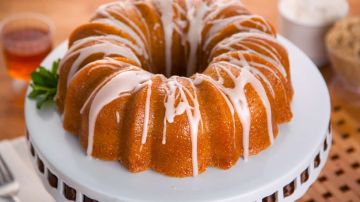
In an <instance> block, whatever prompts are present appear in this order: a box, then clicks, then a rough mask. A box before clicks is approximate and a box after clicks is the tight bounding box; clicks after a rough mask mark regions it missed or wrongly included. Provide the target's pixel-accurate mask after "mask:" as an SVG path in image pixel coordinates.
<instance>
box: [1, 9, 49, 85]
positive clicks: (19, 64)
mask: <svg viewBox="0 0 360 202" xmlns="http://www.w3.org/2000/svg"><path fill="white" fill-rule="evenodd" d="M53 31H54V25H53V23H52V21H51V20H49V19H48V18H47V17H46V16H43V15H40V14H36V13H23V14H17V15H13V16H10V17H8V18H6V19H5V20H3V22H2V24H1V30H0V41H1V47H2V52H3V56H4V61H5V65H6V67H7V71H8V73H9V75H10V76H11V77H12V78H14V79H16V80H23V81H29V80H30V76H31V73H32V72H33V71H34V70H35V69H36V68H37V67H38V66H39V65H40V63H41V61H42V60H43V59H44V58H45V57H46V56H47V55H48V53H49V52H50V51H51V49H52V36H53Z"/></svg>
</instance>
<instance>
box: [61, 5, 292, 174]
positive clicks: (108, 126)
mask: <svg viewBox="0 0 360 202" xmlns="http://www.w3.org/2000/svg"><path fill="white" fill-rule="evenodd" d="M69 47H70V48H69V50H68V52H67V54H66V55H65V57H64V58H63V59H62V61H61V64H60V72H59V73H60V80H59V86H58V95H57V99H56V101H57V104H58V107H59V111H60V112H62V113H63V116H64V128H65V129H66V130H67V131H69V132H71V133H72V134H74V135H77V136H79V139H80V143H81V145H82V146H83V148H84V150H85V151H86V153H87V154H88V155H91V156H93V157H95V158H98V159H102V160H118V161H120V162H121V163H122V165H124V166H125V167H126V168H127V169H128V170H129V171H131V172H140V171H144V170H147V169H153V170H155V171H157V172H159V173H163V174H165V175H168V176H175V177H188V176H196V175H197V174H198V173H202V172H204V171H205V170H206V168H207V167H209V166H213V167H217V168H221V169H228V168H230V167H232V166H233V165H234V164H235V163H236V162H237V161H238V159H239V158H240V157H243V158H244V159H247V158H248V157H249V156H251V155H256V154H258V153H259V152H261V151H262V150H264V149H266V148H267V147H269V146H270V145H271V143H272V142H273V141H274V138H275V137H276V136H277V134H278V124H281V123H285V122H288V121H290V120H291V118H292V112H291V107H290V105H291V100H292V96H293V89H292V85H291V75H290V67H289V60H288V56H287V52H286V50H285V49H284V48H283V47H282V45H281V44H279V42H278V41H277V40H276V32H275V30H274V28H273V27H272V26H271V25H270V24H269V23H268V22H267V21H266V20H265V19H263V18H262V17H260V16H257V15H254V14H251V13H250V12H249V11H248V10H247V9H245V7H244V6H243V5H242V4H241V3H239V1H237V0H225V1H221V0H193V1H186V0H173V1H161V0H151V1H147V0H136V1H132V0H126V1H118V2H114V3H110V4H105V5H103V6H101V7H100V8H99V9H98V11H97V12H96V14H95V15H94V18H93V19H92V20H91V22H89V23H87V24H85V25H82V26H80V27H78V28H77V29H76V30H74V32H73V33H72V34H71V36H70V39H69Z"/></svg>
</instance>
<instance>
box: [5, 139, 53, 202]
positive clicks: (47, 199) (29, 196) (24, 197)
mask: <svg viewBox="0 0 360 202" xmlns="http://www.w3.org/2000/svg"><path fill="white" fill-rule="evenodd" d="M27 152H28V147H27V144H26V140H25V138H24V137H22V138H17V139H15V140H9V141H8V140H5V141H2V142H0V153H1V155H2V157H3V158H4V160H5V161H6V163H7V164H8V166H9V168H10V170H11V171H12V173H13V174H14V177H15V179H16V181H17V182H18V183H19V184H20V190H19V193H18V195H17V197H18V198H19V199H20V201H21V202H23V201H24V202H37V201H40V202H53V201H54V199H53V198H52V197H51V196H50V195H49V193H48V192H47V191H46V190H45V188H44V186H43V185H42V183H41V181H40V178H39V177H38V175H37V174H36V172H35V170H34V167H33V165H32V163H31V159H30V155H29V154H28V153H27Z"/></svg>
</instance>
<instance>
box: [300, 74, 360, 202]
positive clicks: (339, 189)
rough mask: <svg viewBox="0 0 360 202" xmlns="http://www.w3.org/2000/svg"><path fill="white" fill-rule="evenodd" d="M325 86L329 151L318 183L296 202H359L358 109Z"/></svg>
mask: <svg viewBox="0 0 360 202" xmlns="http://www.w3.org/2000/svg"><path fill="white" fill-rule="evenodd" d="M325 78H326V76H325ZM328 86H329V88H330V93H331V97H332V106H333V108H332V115H331V123H332V132H333V143H332V148H331V150H330V155H329V159H328V162H327V163H326V165H325V168H324V169H323V171H322V172H321V174H320V176H319V178H318V180H317V181H316V182H315V183H314V184H313V185H312V186H311V187H310V189H309V191H308V192H307V193H306V194H305V195H304V197H303V198H302V199H300V200H299V201H301V202H325V201H334V202H360V121H359V118H358V117H359V116H360V114H359V112H357V110H360V106H359V107H355V108H351V107H349V104H347V103H346V102H343V100H340V99H339V96H338V93H337V92H338V90H336V89H337V88H334V87H333V86H331V84H329V85H328ZM354 114H355V115H356V116H354Z"/></svg>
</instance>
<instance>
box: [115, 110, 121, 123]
mask: <svg viewBox="0 0 360 202" xmlns="http://www.w3.org/2000/svg"><path fill="white" fill-rule="evenodd" d="M115 115H116V123H120V114H119V112H118V111H116V113H115Z"/></svg>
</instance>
